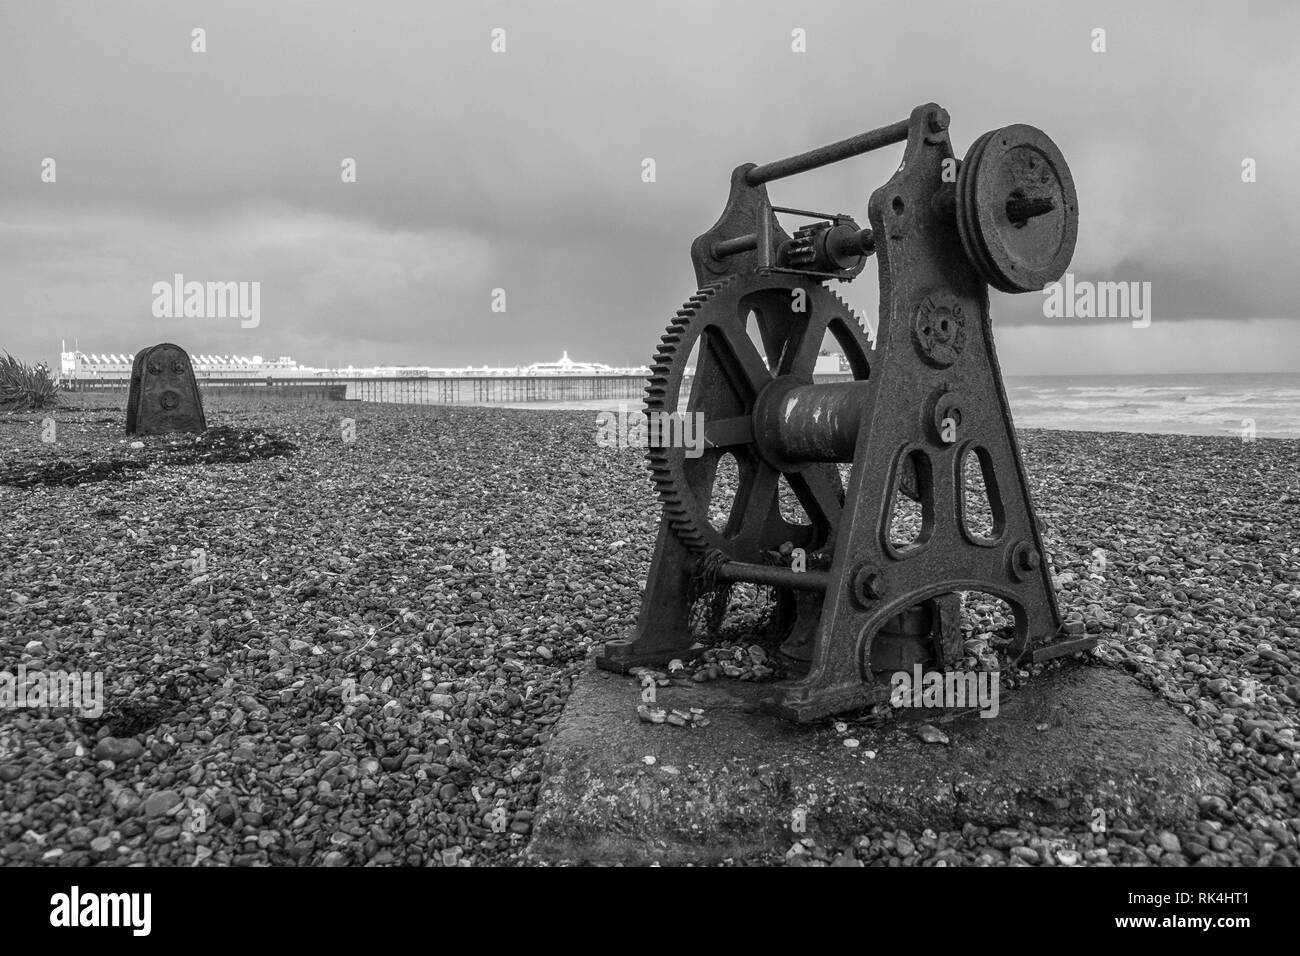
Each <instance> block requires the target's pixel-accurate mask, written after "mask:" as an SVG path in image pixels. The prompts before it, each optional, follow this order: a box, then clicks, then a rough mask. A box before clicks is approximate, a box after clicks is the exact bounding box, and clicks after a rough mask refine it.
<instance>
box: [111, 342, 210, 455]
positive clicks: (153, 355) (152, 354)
mask: <svg viewBox="0 0 1300 956" xmlns="http://www.w3.org/2000/svg"><path fill="white" fill-rule="evenodd" d="M207 427H208V423H207V419H206V418H204V416H203V399H202V398H201V397H200V396H199V386H198V382H196V381H195V379H194V367H193V366H192V365H191V364H190V357H189V355H187V354H186V352H185V350H184V349H183V348H181V347H180V346H179V345H172V344H171V343H170V342H163V343H162V344H160V345H153V346H150V347H149V348H147V349H142V350H141V351H140V352H137V353H136V356H135V363H134V364H133V365H132V366H131V392H130V394H129V395H128V397H127V402H126V433H127V434H128V435H165V434H167V433H168V432H201V431H203V430H204V429H206V428H207Z"/></svg>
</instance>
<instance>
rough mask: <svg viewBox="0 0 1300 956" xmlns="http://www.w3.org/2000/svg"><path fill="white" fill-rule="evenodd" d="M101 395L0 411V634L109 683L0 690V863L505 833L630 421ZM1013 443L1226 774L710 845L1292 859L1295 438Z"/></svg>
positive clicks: (599, 601)
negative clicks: (1003, 816)
mask: <svg viewBox="0 0 1300 956" xmlns="http://www.w3.org/2000/svg"><path fill="white" fill-rule="evenodd" d="M124 401H125V395H124V394H123V395H113V394H106V395H93V394H73V395H71V396H69V397H68V398H67V399H66V405H67V407H65V408H62V409H59V410H57V411H55V412H53V413H40V412H37V413H24V414H17V413H15V414H9V415H3V416H0V449H2V450H3V458H2V459H0V514H2V515H3V525H2V528H0V670H3V671H6V672H10V673H14V672H16V671H17V670H18V668H19V666H22V667H24V668H25V669H26V671H27V672H28V673H32V672H36V671H56V670H62V671H66V672H97V673H102V675H103V688H104V701H103V710H102V713H100V714H99V715H97V716H94V717H90V716H86V715H83V714H79V713H77V712H74V711H69V710H68V709H57V708H56V709H50V708H48V707H11V708H7V709H3V710H0V863H2V864H5V865H46V866H85V865H127V864H150V865H174V866H193V865H200V866H213V865H235V866H244V865H313V866H317V865H324V866H361V865H373V866H391V865H411V866H425V865H435V866H454V865H501V864H522V863H527V862H528V860H527V857H526V854H525V850H526V847H527V843H528V839H529V834H530V831H531V827H532V820H533V815H534V812H535V808H536V805H537V800H538V794H539V789H540V783H541V758H542V748H543V747H544V745H545V744H546V742H547V740H548V737H549V734H550V733H551V728H552V726H553V725H554V723H555V721H556V720H557V719H558V717H559V715H560V712H561V709H562V708H563V706H564V702H565V699H566V696H567V694H568V692H569V690H570V688H571V687H572V683H573V681H574V680H575V678H576V677H577V675H578V674H580V673H581V672H582V670H583V669H584V667H585V666H586V660H587V657H588V655H589V653H590V652H591V651H592V650H593V649H594V648H595V647H597V646H599V645H600V644H601V643H602V642H603V641H605V640H607V639H609V638H612V637H615V636H618V635H619V634H620V632H622V631H623V630H625V629H626V628H629V627H630V626H631V625H632V624H633V622H634V620H635V616H636V613H637V610H638V607H639V603H640V597H641V588H642V586H643V585H644V579H645V576H646V573H647V571H648V568H649V562H650V557H651V551H652V548H653V544H654V536H655V532H656V529H657V525H658V519H659V509H658V505H657V503H656V500H655V498H654V496H653V494H652V492H651V490H650V482H649V479H648V477H647V474H646V472H645V469H644V466H643V459H642V456H641V454H640V453H639V452H638V451H637V450H636V449H615V448H603V447H600V446H599V445H598V444H597V440H596V438H597V431H596V425H595V414H594V413H592V412H583V411H573V410H568V411H538V410H525V409H502V408H457V407H434V406H403V405H381V404H362V403H353V402H348V403H341V402H305V401H290V400H275V399H269V398H236V397H224V396H220V395H215V396H212V395H209V396H207V397H205V403H206V406H207V412H208V422H209V425H210V426H213V427H212V428H210V430H209V431H210V433H211V434H210V435H209V436H204V439H203V440H199V439H196V438H195V437H193V436H165V437H151V438H143V439H140V440H136V439H133V438H128V437H126V436H124V435H123V434H122V420H123V413H122V405H123V403H124ZM47 417H50V418H53V419H54V420H55V423H56V425H57V431H56V437H55V440H54V441H52V442H47V441H42V429H43V421H42V420H43V419H45V418H47ZM343 419H350V420H352V422H353V423H354V424H353V425H351V426H349V425H348V424H347V423H345V422H343ZM1021 450H1022V454H1023V455H1024V457H1025V461H1026V466H1027V469H1028V473H1029V476H1030V481H1031V486H1032V490H1033V494H1034V498H1035V503H1036V505H1037V508H1038V511H1039V517H1040V518H1041V519H1042V520H1043V522H1044V523H1045V525H1046V532H1045V534H1046V542H1047V545H1048V549H1049V551H1050V553H1051V560H1052V565H1053V569H1054V573H1055V577H1056V582H1057V585H1058V593H1059V598H1060V603H1061V608H1062V613H1063V614H1064V615H1065V617H1066V619H1067V621H1068V622H1070V626H1071V628H1072V629H1074V630H1075V631H1084V632H1087V633H1091V634H1093V635H1095V636H1097V637H1098V638H1100V644H1099V646H1098V648H1097V649H1096V651H1095V652H1094V653H1093V663H1094V664H1096V665H1099V666H1105V667H1112V668H1117V669H1120V670H1123V671H1125V672H1127V673H1131V674H1133V675H1134V676H1135V677H1136V679H1137V680H1138V681H1139V682H1140V683H1142V684H1143V685H1144V686H1146V687H1149V688H1150V689H1151V690H1152V691H1153V692H1154V693H1155V694H1156V695H1158V696H1160V697H1162V698H1163V699H1164V700H1165V701H1167V702H1168V704H1169V705H1170V706H1171V707H1173V708H1176V709H1177V710H1179V711H1180V712H1182V713H1184V714H1185V715H1186V716H1187V718H1188V719H1189V720H1190V721H1192V723H1193V724H1194V725H1195V726H1196V727H1197V728H1198V730H1199V731H1200V732H1201V733H1203V734H1204V735H1205V737H1206V739H1207V740H1210V741H1212V742H1213V743H1214V745H1215V746H1216V747H1217V753H1218V756H1217V760H1218V765H1217V766H1218V769H1219V770H1220V772H1222V773H1223V774H1224V775H1225V776H1226V777H1227V778H1228V779H1229V780H1231V783H1232V788H1231V792H1229V793H1226V794H1223V795H1213V794H1207V795H1205V796H1204V797H1203V798H1202V799H1201V801H1200V804H1199V811H1198V816H1197V817H1195V818H1189V819H1187V820H1185V821H1183V823H1182V825H1181V826H1176V827H1171V828H1169V829H1167V830H1161V831H1159V832H1153V831H1151V830H1146V829H1142V828H1140V827H1130V826H1127V825H1126V821H1124V820H1116V821H1112V822H1111V825H1110V826H1108V827H1107V828H1106V829H1105V830H1104V832H1094V831H1093V830H1091V829H1089V828H1087V827H1086V826H1081V827H1080V829H1078V830H1071V831H1067V830H1052V829H1049V828H1044V827H1034V826H1023V827H1020V828H1009V829H996V830H992V831H990V830H989V829H988V828H983V827H978V826H971V825H968V826H967V827H966V828H964V829H963V830H961V831H953V832H935V831H931V830H926V831H923V832H915V833H904V832H901V831H898V832H883V831H880V830H879V829H878V828H877V829H873V828H872V827H871V826H870V824H869V823H868V822H864V827H863V832H862V835H861V837H860V838H859V839H858V840H857V841H855V842H854V844H853V845H851V846H843V847H820V846H815V845H814V846H805V847H803V848H802V849H801V850H799V851H798V852H795V853H793V854H786V855H785V857H784V858H782V857H775V858H772V859H762V860H749V861H736V862H738V863H756V864H766V863H780V862H794V863H797V864H799V865H828V864H833V863H838V864H841V865H857V864H865V865H873V864H874V865H885V866H930V865H1046V866H1059V865H1066V866H1069V865H1173V866H1179V865H1198V864H1199V865H1252V866H1253V865H1278V866H1289V865H1298V864H1300V850H1298V849H1297V838H1298V837H1300V810H1298V809H1297V799H1298V798H1300V758H1298V757H1297V749H1300V740H1297V738H1296V730H1297V705H1298V704H1300V479H1298V478H1297V462H1300V440H1275V439H1263V438H1261V439H1258V440H1255V441H1243V440H1241V439H1239V438H1231V437H1199V436H1184V435H1152V434H1120V433H1096V432H1069V431H1045V430H1022V432H1021ZM747 676H749V677H752V676H753V675H752V674H751V675H747ZM634 686H635V685H634V684H632V683H629V687H632V688H634ZM636 703H637V700H636V694H635V690H634V689H632V690H629V707H631V708H633V709H634V708H635V706H636ZM839 719H840V720H842V721H845V722H846V723H847V724H848V731H847V732H849V733H852V726H853V718H839ZM862 719H864V720H866V719H868V718H867V717H864V718H862ZM871 719H874V718H871ZM674 732H691V733H708V728H707V727H700V728H692V729H690V730H681V731H674Z"/></svg>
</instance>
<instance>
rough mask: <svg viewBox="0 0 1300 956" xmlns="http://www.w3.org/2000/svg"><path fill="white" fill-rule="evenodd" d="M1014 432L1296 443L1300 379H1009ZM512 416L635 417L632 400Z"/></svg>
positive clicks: (1262, 376) (1272, 375) (1277, 375)
mask: <svg viewBox="0 0 1300 956" xmlns="http://www.w3.org/2000/svg"><path fill="white" fill-rule="evenodd" d="M1005 384H1006V389H1007V401H1008V402H1009V403H1010V405H1011V416H1012V418H1013V420H1014V421H1015V423H1016V426H1017V427H1019V428H1050V429H1062V430H1069V431H1093V432H1151V433H1162V434H1177V435H1222V436H1232V437H1237V438H1243V437H1250V436H1253V437H1256V438H1300V373H1272V372H1268V373H1240V374H1204V375H1051V376H1008V377H1007V378H1006V380H1005ZM514 407H518V408H557V409H558V408H572V409H577V408H582V409H596V410H599V411H617V410H618V409H619V408H620V407H624V408H627V409H629V410H632V411H636V410H639V408H640V405H639V403H638V402H636V401H635V400H631V399H629V400H624V401H618V400H598V401H587V402H543V403H533V404H522V403H520V404H516V405H514Z"/></svg>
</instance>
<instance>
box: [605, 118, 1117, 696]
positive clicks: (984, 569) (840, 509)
mask: <svg viewBox="0 0 1300 956" xmlns="http://www.w3.org/2000/svg"><path fill="white" fill-rule="evenodd" d="M948 125H949V117H948V113H947V111H946V110H943V109H941V108H940V107H939V106H937V105H935V104H933V103H929V104H926V105H924V106H920V107H917V108H916V109H915V110H913V111H912V115H911V117H910V118H909V119H906V120H903V121H900V122H897V123H894V124H892V125H890V126H885V127H882V128H880V129H877V130H873V131H871V132H867V133H863V134H862V135H860V136H855V137H852V138H851V139H846V140H843V141H841V142H838V143H833V144H831V145H829V146H825V147H822V148H820V149H816V150H812V151H811V152H808V153H803V154H801V155H798V156H793V157H790V158H788V159H783V160H779V161H777V162H774V163H768V164H766V165H763V166H755V165H753V164H746V165H743V166H740V167H738V168H737V169H736V170H735V171H734V172H733V173H732V176H731V194H730V196H729V197H728V199H727V204H726V208H725V209H724V210H723V213H722V216H721V218H720V219H719V220H718V221H717V223H715V224H714V226H713V227H712V228H711V229H709V230H708V231H707V232H705V233H704V234H703V235H701V236H700V237H699V238H697V239H696V240H695V242H694V243H693V244H692V246H691V259H692V261H693V263H694V266H695V273H696V277H697V280H698V283H699V287H700V288H699V291H698V292H697V293H696V294H695V295H693V296H691V298H690V300H689V301H688V302H687V303H686V304H685V305H684V306H683V307H682V308H681V309H680V310H678V312H677V315H676V317H675V318H674V319H673V320H672V321H671V323H670V325H669V326H668V330H667V333H666V334H665V335H664V336H663V339H662V344H661V345H660V347H659V351H658V353H657V355H656V356H655V359H654V364H653V374H652V376H651V379H650V386H649V388H648V389H647V398H646V409H647V413H648V414H650V415H651V416H652V419H653V420H654V421H657V422H662V421H663V416H672V415H679V414H684V415H698V416H701V420H702V422H703V426H704V445H703V452H702V453H700V451H699V449H698V448H696V449H693V450H691V449H687V448H683V447H672V442H671V441H667V440H664V439H663V435H664V434H666V433H667V432H668V429H659V433H660V440H658V441H657V442H656V441H655V440H654V438H653V437H652V447H651V448H650V451H649V459H650V467H651V471H652V476H653V480H654V482H655V485H656V487H657V488H658V491H659V497H660V499H661V501H662V503H663V517H662V520H661V522H660V527H659V535H658V541H657V544H656V547H655V554H654V559H653V564H652V566H651V569H650V575H649V578H648V581H647V586H646V591H645V595H644V598H643V603H642V607H641V612H640V617H639V620H638V622H637V625H636V630H635V632H634V633H633V634H631V635H630V636H628V637H626V638H623V639H619V640H614V641H610V642H608V643H607V644H606V645H605V648H604V651H603V654H602V656H601V657H600V658H599V659H598V663H599V665H600V666H601V667H603V668H605V669H607V670H614V671H619V672H625V671H627V670H628V669H630V668H633V667H638V666H654V665H663V664H665V663H667V662H669V661H670V660H672V659H674V658H678V659H683V660H687V659H690V658H692V657H694V656H696V655H698V653H699V652H700V651H701V650H702V647H701V645H700V644H698V643H697V642H696V641H695V639H694V637H693V636H692V630H691V603H692V599H691V595H692V593H694V592H693V591H692V586H693V584H698V581H699V579H700V576H701V574H706V575H707V576H708V578H709V580H711V581H717V582H728V583H730V582H751V583H753V584H758V585H764V586H767V587H770V588H772V589H774V593H775V594H776V596H777V602H776V607H777V614H776V615H775V626H777V627H778V628H780V630H781V637H782V639H783V643H782V644H781V653H782V655H783V656H784V658H785V660H786V663H787V665H788V666H789V669H790V671H791V673H793V674H801V675H802V676H797V677H793V678H791V679H789V680H787V681H784V682H782V683H778V684H776V685H774V688H775V694H774V696H773V697H772V698H771V699H770V700H768V701H767V705H768V706H769V707H770V708H771V709H772V710H774V711H775V712H776V713H778V714H781V715H783V716H785V717H789V718H792V719H795V720H811V719H814V718H817V717H821V716H825V715H828V714H832V713H838V712H841V711H845V710H851V709H855V708H859V707H862V706H864V705H867V704H871V703H875V702H879V701H882V700H886V699H888V696H889V686H888V682H887V676H888V673H889V672H890V671H893V670H896V669H900V668H903V669H907V668H910V667H911V666H912V665H913V664H914V663H921V664H923V665H927V666H932V667H935V668H943V667H945V666H949V665H950V664H951V663H952V662H953V661H954V660H955V658H956V657H958V656H960V653H961V649H960V638H961V634H960V626H959V625H960V622H959V614H960V607H959V603H958V597H957V595H958V594H959V593H960V592H963V591H983V592H986V593H988V594H991V595H994V596H996V597H998V598H1001V599H1002V600H1004V601H1005V602H1006V603H1007V604H1008V605H1009V606H1010V608H1011V609H1012V611H1013V612H1014V615H1015V626H1014V633H1013V635H1012V640H1011V645H1010V649H1009V650H1010V653H1011V654H1012V655H1013V656H1014V657H1015V658H1016V659H1021V660H1023V659H1026V658H1032V659H1033V660H1043V659H1046V658H1050V657H1055V656H1058V655H1062V654H1068V653H1072V652H1075V651H1079V650H1083V649H1085V648H1087V647H1089V646H1091V644H1092V643H1093V642H1092V641H1091V640H1089V639H1086V638H1084V639H1071V638H1069V637H1067V636H1066V635H1064V634H1063V633H1062V628H1061V618H1060V612H1059V610H1058V608H1057V604H1056V596H1055V593H1054V591H1053V587H1052V580H1051V574H1050V570H1049V568H1048V562H1047V560H1046V558H1045V555H1044V551H1043V542H1042V538H1041V532H1040V527H1039V524H1038V521H1037V519H1036V517H1035V514H1034V508H1033V503H1032V502H1031V500H1030V495H1029V487H1028V483H1027V481H1026V477H1025V468H1024V464H1023V462H1022V460H1021V457H1020V452H1019V448H1018V446H1017V442H1016V433H1015V430H1014V427H1013V425H1012V422H1011V413H1010V411H1009V409H1008V406H1007V399H1006V393H1005V391H1004V389H1003V385H1002V378H1001V374H1000V372H999V368H998V360H997V355H996V353H995V352H994V349H993V337H992V332H991V326H990V319H989V299H988V289H987V286H990V285H991V286H993V287H994V288H996V289H999V290H1002V291H1004V292H1031V291H1037V290H1040V289H1042V288H1043V286H1044V285H1046V284H1047V283H1049V282H1052V281H1054V280H1056V279H1058V278H1060V276H1061V275H1062V274H1063V273H1064V272H1065V269H1066V267H1067V266H1068V264H1069V262H1070V257H1071V255H1072V254H1073V252H1074V245H1075V237H1076V233H1077V227H1078V201H1077V197H1076V195H1075V190H1074V183H1073V181H1072V179H1071V177H1070V171H1069V168H1068V167H1067V166H1066V163H1065V160H1064V158H1063V157H1062V155H1061V153H1060V151H1059V150H1058V149H1057V147H1056V146H1055V144H1054V143H1053V142H1052V141H1051V140H1050V139H1048V137H1047V136H1046V135H1044V134H1043V133H1042V132H1041V131H1040V130H1038V129H1035V128H1034V127H1032V126H1024V125H1016V126H1007V127H1004V128H1002V129H997V130H993V131H992V132H988V133H985V134H984V135H983V136H981V137H980V138H979V139H977V140H976V141H975V143H974V145H972V146H971V148H970V150H969V151H968V152H967V154H966V157H965V159H964V160H961V161H960V162H958V161H957V160H956V159H955V156H954V153H953V149H952V145H951V143H950V141H949V135H948ZM894 143H906V146H905V149H904V154H903V162H902V164H901V165H900V167H899V169H898V171H897V172H896V173H895V174H894V176H893V177H892V178H891V179H890V180H889V181H888V182H887V183H886V184H885V185H884V186H882V187H881V188H879V189H877V190H876V191H875V192H874V193H873V194H872V196H871V201H870V204H869V206H868V218H869V222H870V228H861V227H860V226H859V225H858V223H857V222H855V221H854V220H853V219H852V218H851V217H850V216H847V215H844V214H839V213H836V214H823V213H816V212H810V211H808V210H802V209H792V208H787V207H774V206H773V205H772V204H771V202H770V201H769V200H768V196H767V188H766V184H767V183H769V182H771V181H773V180H776V179H781V178H784V177H787V176H792V175H795V174H798V173H803V172H807V171H808V170H812V169H816V168H818V167H821V166H825V165H827V164H829V163H834V162H838V161H840V160H844V159H847V158H849V157H852V156H857V155H860V154H862V153H866V152H868V151H870V150H875V149H879V148H881V147H885V146H889V145H891V144H894ZM778 213H780V214H782V215H786V216H790V217H795V218H799V219H803V220H805V221H808V224H806V225H803V226H802V227H800V228H798V229H797V230H796V231H795V232H794V234H793V235H791V234H790V233H788V232H786V231H785V230H784V229H783V228H782V226H781V223H780V221H779V220H778V218H777V214H778ZM873 254H874V255H876V256H877V258H878V259H879V261H880V302H881V304H880V314H879V327H878V331H877V336H876V348H875V349H874V350H873V349H872V347H871V343H870V340H869V339H868V337H867V335H866V333H865V332H864V331H863V330H862V328H861V326H860V325H859V323H858V321H857V319H856V318H855V317H854V315H853V312H852V310H851V309H849V307H848V306H847V305H846V304H845V303H844V302H843V301H841V300H840V299H839V298H838V297H837V296H836V295H835V294H834V293H833V292H832V291H831V290H830V289H829V288H828V287H827V284H828V282H829V281H830V280H832V279H834V280H839V281H842V282H847V281H851V280H852V279H853V278H854V277H855V276H857V275H858V274H859V273H860V272H861V271H862V269H863V268H864V266H865V265H866V261H867V258H868V257H869V256H871V255H873ZM828 333H829V335H830V336H831V337H832V338H833V340H834V342H835V343H836V344H837V345H838V346H839V349H840V351H842V353H843V356H844V361H845V363H846V364H847V367H848V370H849V374H848V375H845V376H843V377H844V378H845V379H846V380H843V381H831V382H816V381H814V368H815V366H816V364H817V359H818V354H819V352H820V351H821V350H822V347H823V342H824V340H825V339H826V337H827V335H828ZM692 355H694V356H695V360H694V364H693V367H692V365H691V363H690V356H692ZM655 434H656V429H655V428H654V427H653V425H652V428H651V435H652V436H654V435H655ZM725 456H731V458H732V459H733V460H734V468H735V473H736V476H737V477H736V481H735V488H734V498H733V499H732V501H731V504H730V506H729V511H728V512H727V513H725V514H723V515H721V516H720V517H718V516H716V514H715V515H711V513H710V507H711V504H713V505H714V506H715V507H716V503H715V502H714V498H715V491H716V490H717V484H718V481H719V462H720V461H721V460H722V459H723V458H724V457H725ZM850 463H851V466H852V467H851V469H850V470H847V473H845V471H842V470H841V467H840V466H841V464H850ZM972 473H977V474H978V475H979V476H980V478H981V479H982V483H983V487H984V489H985V493H986V501H984V502H982V504H981V507H982V509H983V514H982V517H983V518H985V519H987V520H986V521H981V522H978V524H979V525H980V526H978V527H977V526H976V525H977V522H976V521H974V520H973V517H974V516H973V514H972V509H971V506H970V505H969V504H968V498H969V495H968V490H969V489H968V487H967V486H968V484H969V483H970V479H969V476H970V475H971V474H972ZM783 495H787V496H788V495H793V497H794V498H796V499H797V501H798V504H799V505H800V506H801V510H802V516H803V517H804V518H805V519H806V520H803V521H799V520H791V518H790V517H788V516H787V513H788V511H789V508H788V507H787V508H784V509H783V505H782V500H783V499H782V496H783ZM900 503H902V504H908V503H911V507H912V509H913V510H914V511H915V512H916V514H915V519H916V520H915V526H914V528H913V531H912V532H911V533H910V534H909V535H908V536H906V539H905V540H899V538H898V535H897V532H896V531H895V530H894V529H895V525H896V521H895V518H896V515H895V511H896V509H898V508H900V507H901V505H900ZM711 518H712V520H710V519H711Z"/></svg>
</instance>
